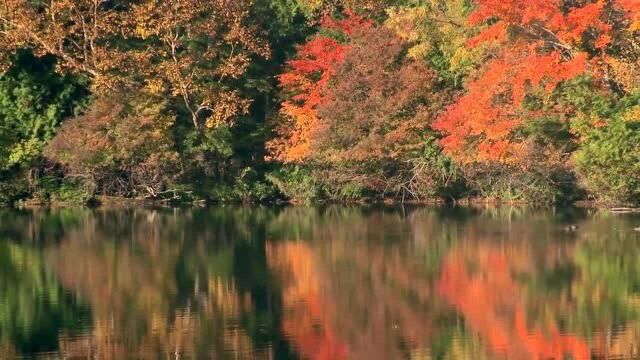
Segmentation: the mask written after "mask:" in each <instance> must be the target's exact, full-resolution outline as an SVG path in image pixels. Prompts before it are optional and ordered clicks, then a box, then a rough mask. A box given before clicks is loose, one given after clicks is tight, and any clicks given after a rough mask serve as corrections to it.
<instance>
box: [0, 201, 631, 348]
mask: <svg viewBox="0 0 640 360" xmlns="http://www.w3.org/2000/svg"><path fill="white" fill-rule="evenodd" d="M636 227H640V216H639V215H631V214H612V213H608V212H596V211H586V210H565V211H552V210H527V209H514V208H499V209H488V210H480V209H464V208H459V209H458V208H440V209H434V208H358V207H338V206H335V207H334V206H331V207H324V208H307V207H283V208H261V207H220V208H210V209H156V210H152V209H132V210H49V211H22V212H18V211H4V212H0V358H2V359H13V358H29V359H31V358H38V359H40V358H42V359H63V358H64V359H318V360H319V359H324V360H330V359H364V360H376V359H480V360H481V359H517V360H521V359H522V360H524V359H536V360H537V359H638V358H639V357H640V350H639V348H640V232H636V231H634V228H636Z"/></svg>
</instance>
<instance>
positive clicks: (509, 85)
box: [0, 0, 640, 205]
mask: <svg viewBox="0 0 640 360" xmlns="http://www.w3.org/2000/svg"><path fill="white" fill-rule="evenodd" d="M0 28H1V29H2V31H1V33H0V55H1V56H0V59H1V63H2V65H3V66H2V68H1V69H2V70H1V71H2V72H1V75H0V203H4V204H14V203H16V202H18V201H31V202H36V203H39V204H47V203H63V204H85V203H87V202H89V201H90V200H91V199H92V198H95V197H97V196H118V197H126V198H145V199H152V200H157V201H166V202H200V201H210V202H233V201H261V202H266V201H280V200H281V201H293V202H312V201H345V202H351V201H367V200H368V201H375V200H383V199H398V200H418V201H427V200H430V201H432V200H436V199H439V200H441V201H456V200H460V199H469V198H483V199H492V200H498V201H518V202H527V203H545V204H549V203H571V202H574V201H577V200H590V201H597V202H599V203H602V204H616V205H622V204H624V205H634V204H635V205H637V204H638V203H640V3H639V2H638V1H635V0H553V1H548V0H531V1H527V2H525V3H522V2H521V1H519V0H507V1H504V0H500V1H497V0H384V1H354V0H215V1H185V0H166V1H155V0H136V1H120V0H117V1H107V0H92V1H88V0H56V1H40V0H38V1H27V0H3V1H2V2H1V3H0Z"/></svg>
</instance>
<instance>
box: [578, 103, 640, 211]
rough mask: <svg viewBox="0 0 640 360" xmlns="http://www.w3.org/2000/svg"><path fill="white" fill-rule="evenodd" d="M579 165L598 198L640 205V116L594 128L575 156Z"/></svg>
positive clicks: (581, 173)
mask: <svg viewBox="0 0 640 360" xmlns="http://www.w3.org/2000/svg"><path fill="white" fill-rule="evenodd" d="M637 106H638V105H636V107H637ZM575 165H576V169H577V172H578V174H579V176H580V179H581V180H582V182H583V183H584V185H585V186H586V188H587V189H588V190H589V191H590V192H591V193H592V194H593V195H594V196H595V197H596V198H597V199H599V200H601V201H603V202H606V203H612V204H613V203H615V204H622V203H633V204H640V117H635V118H633V119H631V118H630V119H626V118H623V117H622V116H615V117H614V118H612V120H611V121H610V122H609V124H607V125H606V126H603V127H599V128H595V129H592V130H591V131H590V133H589V135H588V136H587V138H586V139H585V140H584V141H583V142H582V144H581V145H580V148H579V149H578V151H577V152H576V154H575Z"/></svg>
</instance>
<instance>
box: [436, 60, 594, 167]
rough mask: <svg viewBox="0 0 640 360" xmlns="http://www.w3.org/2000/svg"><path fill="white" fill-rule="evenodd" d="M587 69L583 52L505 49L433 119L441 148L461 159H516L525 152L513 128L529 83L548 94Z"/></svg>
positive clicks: (519, 119) (520, 116)
mask: <svg viewBox="0 0 640 360" xmlns="http://www.w3.org/2000/svg"><path fill="white" fill-rule="evenodd" d="M586 68H587V59H586V56H585V55H584V54H578V55H577V56H576V57H575V58H573V59H571V60H569V61H563V60H562V58H561V56H560V55H559V54H558V53H551V54H548V55H538V54H536V53H535V52H534V51H532V50H531V49H528V48H524V49H520V51H515V50H514V51H513V52H508V53H505V54H504V55H503V56H502V57H501V58H498V59H496V60H494V61H492V62H490V63H489V64H488V65H487V68H486V69H485V71H484V73H483V75H482V76H481V77H480V78H478V79H476V80H475V81H472V82H471V83H470V84H469V85H468V92H467V94H465V95H464V96H463V97H461V98H460V99H459V100H458V101H457V102H456V103H454V104H453V105H451V106H450V107H449V108H448V109H447V111H446V112H445V113H444V114H443V115H442V116H440V117H439V118H438V120H437V121H436V122H435V124H434V127H435V128H436V129H437V130H440V131H442V132H444V133H445V134H446V137H445V138H444V139H443V141H442V145H443V146H444V148H445V151H447V152H448V153H450V154H452V155H454V156H456V157H457V158H458V159H459V160H461V161H462V162H472V161H481V162H486V161H494V160H497V161H502V162H507V163H515V162H517V160H518V158H519V157H521V156H523V155H524V154H523V153H522V151H523V146H522V144H521V141H520V140H521V139H517V138H515V137H514V136H513V132H514V130H516V129H517V128H518V127H519V126H520V125H522V123H523V122H524V121H525V118H524V116H525V113H524V112H523V110H522V105H523V102H524V100H525V97H526V95H527V93H528V92H529V91H530V90H531V89H533V88H537V89H541V90H544V92H546V93H549V92H551V91H553V90H554V89H555V88H556V86H557V85H558V84H559V83H560V82H562V81H564V80H568V79H571V78H574V77H576V76H578V75H580V74H581V73H583V72H584V71H585V70H586ZM468 150H474V151H471V152H469V151H468Z"/></svg>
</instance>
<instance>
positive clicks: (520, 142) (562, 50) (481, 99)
mask: <svg viewBox="0 0 640 360" xmlns="http://www.w3.org/2000/svg"><path fill="white" fill-rule="evenodd" d="M637 4H638V2H637V1H633V0H631V1H628V0H616V1H608V0H596V1H577V0H576V1H574V0H571V1H561V0H551V1H549V0H530V1H524V2H523V1H520V0H477V1H476V8H475V10H474V12H473V13H472V14H471V15H470V18H469V22H470V24H471V25H480V24H490V25H486V26H485V27H484V30H482V31H481V32H480V33H479V35H478V36H477V37H475V38H473V39H472V40H470V41H469V43H468V46H471V47H475V46H480V45H483V44H488V43H493V44H498V45H499V47H498V48H499V49H500V50H498V51H497V54H495V55H494V56H493V57H492V58H491V60H490V61H489V62H488V63H487V64H486V66H485V68H484V69H483V70H482V71H481V73H480V75H479V76H478V77H477V78H475V79H474V80H472V81H471V82H470V83H469V84H468V85H467V93H466V94H465V95H464V96H462V97H461V98H459V99H458V100H457V101H456V102H455V103H454V104H453V105H451V106H450V107H449V108H448V109H447V111H446V112H445V113H444V114H442V115H441V116H440V117H439V118H438V120H437V121H436V122H435V124H434V127H435V128H436V129H438V130H440V131H442V132H443V133H444V134H445V137H444V138H443V140H442V142H441V144H442V146H443V148H444V150H445V151H446V152H447V153H449V154H451V155H452V156H454V157H455V158H456V159H457V160H459V161H461V162H463V163H467V162H475V161H478V162H485V163H487V162H494V161H498V162H502V163H509V164H518V161H519V160H521V159H522V158H523V157H525V156H526V155H527V154H528V152H529V151H530V149H531V147H530V146H528V144H527V139H526V137H523V136H519V135H518V133H517V130H518V129H519V128H521V126H522V125H523V124H525V122H526V121H527V119H530V118H537V117H541V116H544V115H545V114H549V112H550V111H552V110H546V109H548V108H553V107H552V106H538V107H531V106H526V103H527V100H528V99H530V97H532V96H533V97H535V98H537V99H540V100H541V101H542V103H543V104H547V105H548V103H549V102H548V100H550V95H551V94H552V93H553V91H554V90H555V89H556V88H557V86H558V85H559V84H560V83H562V82H563V81H566V80H569V79H572V78H575V77H578V76H580V75H581V74H584V73H585V72H587V71H590V72H592V73H593V74H594V75H596V77H597V76H598V73H599V71H600V70H602V69H600V68H599V66H598V65H599V64H600V63H601V62H600V61H599V60H601V59H602V58H603V56H604V55H605V54H606V52H607V49H608V48H611V47H612V46H614V45H615V44H614V43H615V41H616V39H615V32H616V31H617V30H620V29H622V30H624V31H629V30H632V29H633V26H635V25H634V24H635V21H637V20H633V21H631V20H629V19H637V13H638V5H637Z"/></svg>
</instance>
